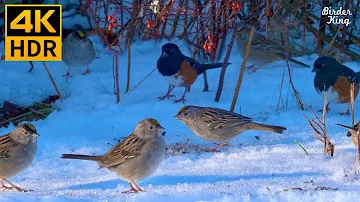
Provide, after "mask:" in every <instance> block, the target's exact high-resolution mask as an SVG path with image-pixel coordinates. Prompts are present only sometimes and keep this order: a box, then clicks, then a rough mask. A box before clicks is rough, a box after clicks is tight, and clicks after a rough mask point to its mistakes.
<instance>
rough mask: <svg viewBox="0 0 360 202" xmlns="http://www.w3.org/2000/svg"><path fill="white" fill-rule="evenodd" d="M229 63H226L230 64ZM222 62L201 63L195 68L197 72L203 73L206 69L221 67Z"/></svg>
mask: <svg viewBox="0 0 360 202" xmlns="http://www.w3.org/2000/svg"><path fill="white" fill-rule="evenodd" d="M230 64H231V63H228V65H230ZM222 65H223V63H212V64H201V65H200V67H199V68H198V69H197V71H198V74H202V73H204V72H205V71H206V70H208V69H215V68H220V67H222Z"/></svg>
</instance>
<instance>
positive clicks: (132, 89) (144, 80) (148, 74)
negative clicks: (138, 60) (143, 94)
mask: <svg viewBox="0 0 360 202" xmlns="http://www.w3.org/2000/svg"><path fill="white" fill-rule="evenodd" d="M156 69H157V68H156V67H155V68H154V69H153V70H152V71H151V72H150V73H149V74H148V75H146V76H145V78H143V79H142V80H141V81H140V82H139V83H138V84H137V85H136V86H135V87H134V88H133V89H132V90H131V91H130V92H129V93H128V94H130V93H132V92H133V91H134V90H135V89H136V88H137V87H138V86H140V84H141V83H142V82H144V81H145V80H146V79H147V78H148V77H149V76H150V75H151V74H152V73H153V72H154V71H155V70H156Z"/></svg>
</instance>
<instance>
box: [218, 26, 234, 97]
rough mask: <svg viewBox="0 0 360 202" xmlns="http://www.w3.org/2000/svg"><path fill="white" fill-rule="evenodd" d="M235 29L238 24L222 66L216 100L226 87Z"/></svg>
mask: <svg viewBox="0 0 360 202" xmlns="http://www.w3.org/2000/svg"><path fill="white" fill-rule="evenodd" d="M235 30H236V26H235V29H234V32H233V34H232V36H231V39H230V43H229V45H228V49H227V52H226V56H225V59H224V62H223V65H222V67H221V72H220V79H219V85H218V89H217V92H216V96H215V102H219V100H220V97H221V93H222V89H223V87H224V80H225V72H226V68H227V65H228V62H229V59H230V53H231V50H232V47H233V45H234V42H235V36H236V31H235Z"/></svg>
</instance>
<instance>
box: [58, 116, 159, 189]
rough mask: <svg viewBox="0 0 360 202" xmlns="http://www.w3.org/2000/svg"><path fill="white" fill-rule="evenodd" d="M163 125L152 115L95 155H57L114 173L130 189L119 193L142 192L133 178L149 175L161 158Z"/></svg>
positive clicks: (140, 178)
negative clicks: (127, 183)
mask: <svg viewBox="0 0 360 202" xmlns="http://www.w3.org/2000/svg"><path fill="white" fill-rule="evenodd" d="M163 129H164V128H163V127H162V126H161V125H160V123H159V122H158V121H157V120H155V119H152V118H146V119H144V120H142V121H141V122H140V123H139V124H138V125H137V126H136V128H135V130H134V132H133V133H132V134H131V135H129V136H128V137H127V138H126V139H125V140H123V141H122V142H119V143H118V144H116V145H114V146H113V147H112V148H111V149H110V150H109V151H108V152H106V153H105V154H103V155H99V156H89V155H79V154H63V155H62V157H61V158H65V159H81V160H90V161H96V162H97V163H98V164H99V165H100V168H107V169H108V170H110V171H112V172H116V173H117V174H118V176H119V177H120V178H121V179H122V180H124V181H127V182H129V185H130V190H128V191H124V192H123V193H129V192H134V193H137V192H139V191H143V190H142V189H141V188H140V187H139V186H138V185H137V184H136V181H138V180H142V179H144V178H147V177H149V176H151V175H152V174H153V173H154V172H155V171H156V170H157V168H158V167H159V166H160V164H161V162H162V161H163V160H164V157H165V140H164V138H163V137H162V136H163V134H165V133H162V130H163Z"/></svg>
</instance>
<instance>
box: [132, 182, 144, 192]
mask: <svg viewBox="0 0 360 202" xmlns="http://www.w3.org/2000/svg"><path fill="white" fill-rule="evenodd" d="M132 183H133V184H134V185H135V187H136V189H137V190H138V191H141V192H143V190H142V189H141V188H140V187H139V185H137V184H136V182H134V181H133V182H132Z"/></svg>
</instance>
